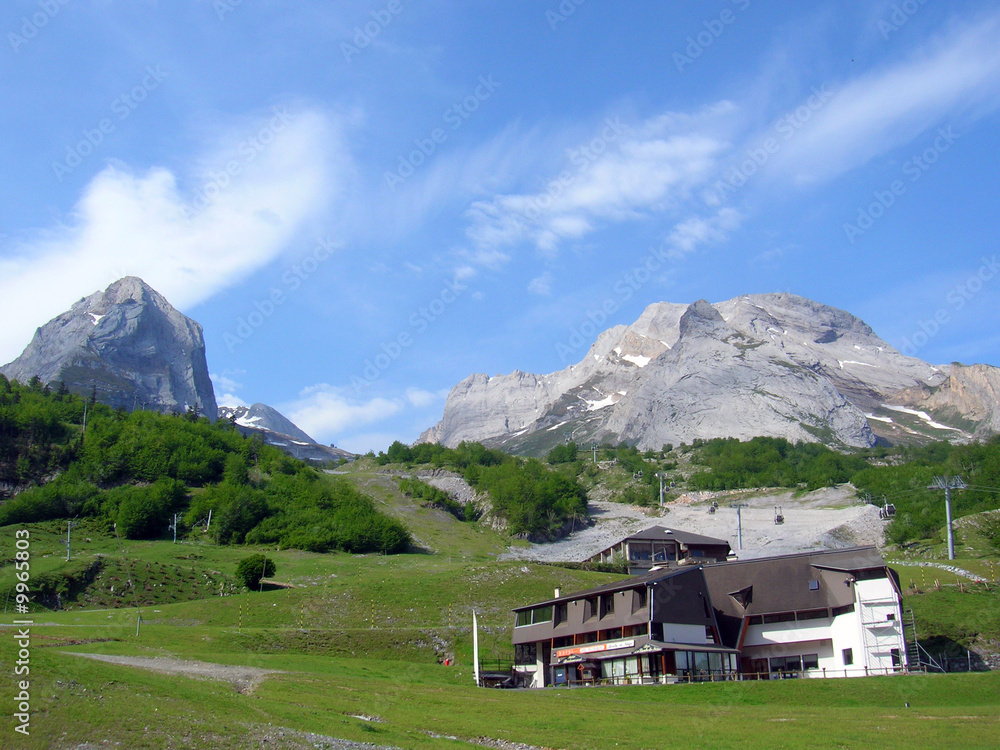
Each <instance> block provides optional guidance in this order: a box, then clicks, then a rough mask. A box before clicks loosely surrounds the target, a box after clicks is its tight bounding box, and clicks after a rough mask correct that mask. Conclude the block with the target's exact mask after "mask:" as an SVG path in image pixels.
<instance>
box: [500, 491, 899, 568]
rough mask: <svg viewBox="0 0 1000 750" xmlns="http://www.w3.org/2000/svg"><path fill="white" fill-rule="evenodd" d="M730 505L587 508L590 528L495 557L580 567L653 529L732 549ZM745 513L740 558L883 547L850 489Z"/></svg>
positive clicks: (755, 504) (875, 522) (701, 502)
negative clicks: (778, 520)
mask: <svg viewBox="0 0 1000 750" xmlns="http://www.w3.org/2000/svg"><path fill="white" fill-rule="evenodd" d="M730 502H731V501H730V500H729V499H720V500H719V508H718V510H717V511H716V512H715V513H709V512H708V508H709V505H710V503H709V502H708V500H707V499H698V500H696V501H694V502H684V501H678V502H674V503H671V504H668V505H667V506H666V507H665V508H664V509H663V510H662V511H661V509H659V508H649V509H644V508H639V507H637V506H632V505H622V504H621V503H613V502H593V501H592V502H591V503H590V504H589V507H590V513H591V516H592V517H593V518H594V520H595V523H594V525H593V526H591V527H590V528H587V529H583V530H581V531H578V532H575V533H573V534H570V535H569V536H568V537H566V538H565V539H563V540H560V541H558V542H552V543H549V544H532V545H531V546H530V547H527V548H524V547H517V548H511V549H510V550H508V551H507V552H505V553H504V554H503V555H502V557H501V559H506V560H537V561H541V562H556V561H571V562H572V561H581V560H585V559H587V558H588V557H590V556H591V555H594V554H596V553H598V552H600V551H601V550H603V549H607V548H608V547H610V546H611V545H612V544H614V543H615V542H617V541H619V540H621V539H623V538H625V537H626V536H629V535H630V534H634V533H635V532H637V531H641V530H642V529H644V528H647V527H648V526H653V525H659V526H667V527H671V528H677V529H683V530H684V531H690V532H692V533H695V534H703V535H705V536H711V537H716V538H719V539H725V540H727V541H728V542H729V544H730V546H732V548H733V550H734V551H738V547H739V543H738V533H737V517H736V511H735V510H734V509H732V508H730V507H729V505H730ZM740 502H742V503H745V504H746V505H747V507H745V508H743V509H742V511H741V515H742V519H743V550H742V552H739V556H740V557H741V558H744V559H747V558H753V557H764V556H769V555H782V554H789V553H793V552H805V551H808V550H811V549H837V548H842V547H851V546H855V545H869V544H877V545H880V544H882V540H883V534H884V529H885V525H886V523H887V522H886V521H883V520H881V519H879V517H878V508H876V507H875V506H872V505H854V504H852V503H854V502H856V501H855V499H854V488H853V487H850V486H847V485H845V486H843V487H837V488H831V489H823V490H818V491H816V492H811V493H809V494H807V495H804V496H802V497H800V498H794V497H793V494H792V493H791V492H778V493H774V494H767V495H761V496H756V497H742V498H740ZM775 506H780V507H781V510H782V514H783V515H784V518H785V522H784V523H783V524H782V525H780V526H778V525H775V523H774V515H775Z"/></svg>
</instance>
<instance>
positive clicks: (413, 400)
mask: <svg viewBox="0 0 1000 750" xmlns="http://www.w3.org/2000/svg"><path fill="white" fill-rule="evenodd" d="M447 396H448V392H447V391H438V392H436V393H434V392H432V391H425V390H423V389H422V388H412V387H411V388H407V389H406V400H407V401H409V402H410V404H411V405H412V406H415V407H416V408H418V409H424V408H426V407H428V406H433V405H434V404H436V403H438V402H440V401H443V400H444V399H445V398H446V397H447Z"/></svg>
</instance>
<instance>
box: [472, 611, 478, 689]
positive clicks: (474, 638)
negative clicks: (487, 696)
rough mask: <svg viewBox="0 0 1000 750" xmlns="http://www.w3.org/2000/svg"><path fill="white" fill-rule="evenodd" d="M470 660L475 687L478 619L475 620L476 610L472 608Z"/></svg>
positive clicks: (476, 678) (476, 677)
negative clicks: (471, 661)
mask: <svg viewBox="0 0 1000 750" xmlns="http://www.w3.org/2000/svg"><path fill="white" fill-rule="evenodd" d="M472 660H473V662H475V664H474V665H473V675H474V676H475V680H476V687H479V621H478V620H476V610H472Z"/></svg>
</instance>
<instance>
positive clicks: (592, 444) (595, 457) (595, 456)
mask: <svg viewBox="0 0 1000 750" xmlns="http://www.w3.org/2000/svg"><path fill="white" fill-rule="evenodd" d="M590 447H591V448H592V449H593V451H594V463H595V464H596V463H597V443H591V444H590Z"/></svg>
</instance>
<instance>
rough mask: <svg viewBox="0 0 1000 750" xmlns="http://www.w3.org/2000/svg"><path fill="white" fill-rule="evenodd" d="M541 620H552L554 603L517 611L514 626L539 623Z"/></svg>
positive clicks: (521, 626) (520, 626) (519, 626)
mask: <svg viewBox="0 0 1000 750" xmlns="http://www.w3.org/2000/svg"><path fill="white" fill-rule="evenodd" d="M541 622H552V605H549V606H547V607H537V608H535V609H522V610H521V611H520V612H518V613H517V620H516V622H515V623H514V627H515V628H523V627H524V626H526V625H537V624H538V623H541Z"/></svg>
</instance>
